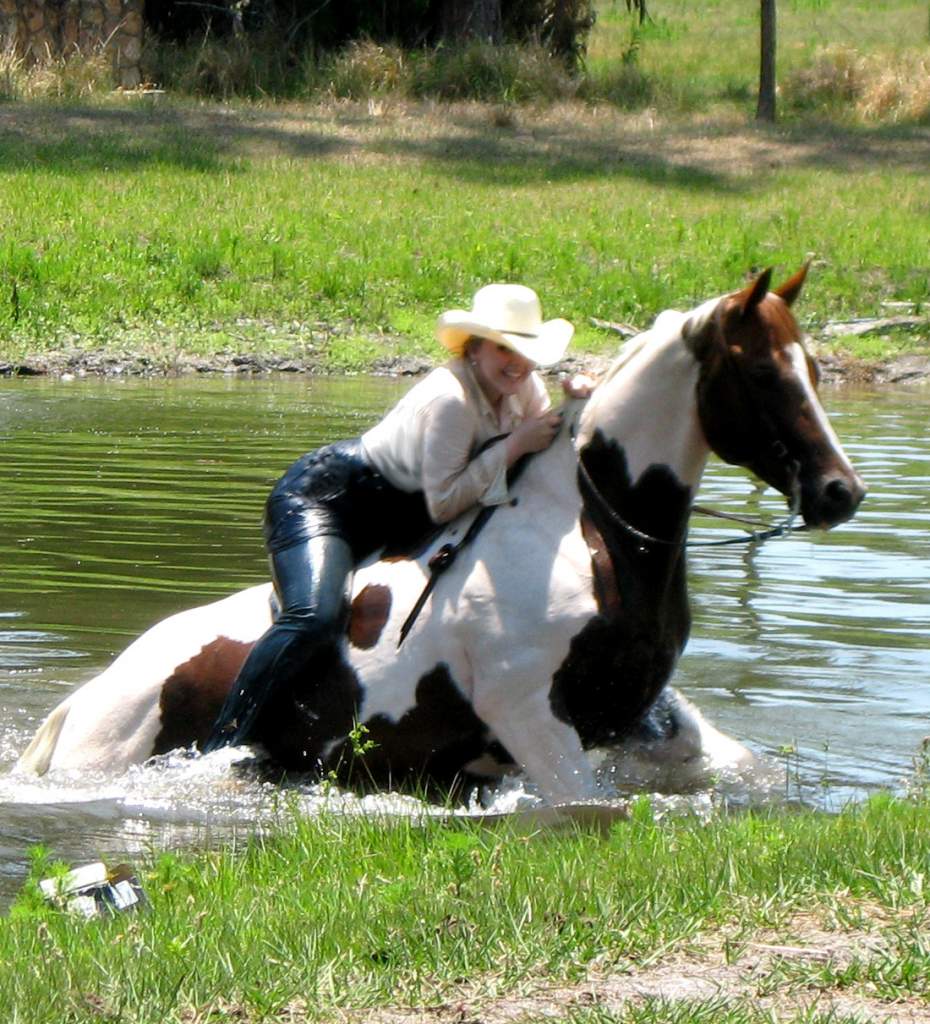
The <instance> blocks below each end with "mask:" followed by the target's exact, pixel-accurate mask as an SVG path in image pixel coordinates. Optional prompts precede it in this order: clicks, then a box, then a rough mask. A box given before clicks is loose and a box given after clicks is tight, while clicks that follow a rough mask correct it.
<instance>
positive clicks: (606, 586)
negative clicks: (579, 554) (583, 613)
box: [581, 512, 622, 617]
mask: <svg viewBox="0 0 930 1024" xmlns="http://www.w3.org/2000/svg"><path fill="white" fill-rule="evenodd" d="M581 535H582V537H584V542H585V544H587V545H588V551H590V552H591V568H592V569H593V570H594V596H595V597H596V598H597V607H598V609H599V610H600V611H601V612H602V613H603V614H604V615H607V616H610V617H614V616H617V615H619V614H620V612H621V610H622V604H621V601H620V588H619V587H618V586H617V574H616V572H615V571H614V563H613V561H612V560H611V557H610V552H609V551H608V550H607V542H606V541H605V540H604V538H603V536H601V531H600V530H599V529H598V528H597V527H596V526H595V525H594V521H593V520H592V519H591V517H590V516H589V515H588V514H587V512H582V513H581Z"/></svg>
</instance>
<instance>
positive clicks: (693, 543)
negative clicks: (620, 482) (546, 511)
mask: <svg viewBox="0 0 930 1024" xmlns="http://www.w3.org/2000/svg"><path fill="white" fill-rule="evenodd" d="M576 426H577V417H576V418H575V419H573V420H572V424H571V428H570V431H569V436H570V438H571V443H572V447H573V448H574V449H575V455H576V457H577V459H578V477H579V479H580V481H581V483H582V484H583V485H584V486H583V488H582V498H585V497H586V494H585V492H587V496H590V497H591V498H593V499H594V501H595V502H596V503H597V505H598V507H599V508H600V510H601V511H602V512H603V513H604V515H606V516H607V518H608V519H609V520H610V521H611V522H612V523H613V524H614V525H615V526H617V527H619V528H620V529H621V530H623V532H624V533H626V534H628V535H629V536H630V537H632V538H633V539H634V540H636V541H638V542H639V543H640V544H653V545H658V546H660V547H670V548H681V547H685V548H715V547H725V546H727V545H730V544H762V543H764V542H765V541H767V540H772V539H773V538H775V537H785V536H787V535H788V534H789V533H795V532H798V531H801V530H804V529H806V527H805V526H804V525H801V526H795V525H794V521H795V519H796V518H797V516H798V513H799V512H800V510H801V484H800V479H799V474H800V468H801V467H800V465H799V464H798V461H797V459H789V457H788V449H787V448H786V447H785V445H784V444H783V443H782V442H781V441H779V440H778V439H776V440H775V441H773V442H772V454H773V455H774V456H775V457H776V459H778V460H780V461H784V462H785V463H786V465H787V467H788V476H789V479H790V481H791V485H790V487H791V504H790V505H789V508H788V514H787V516H785V518H784V519H783V520H782V521H781V522H779V523H775V524H774V525H771V526H769V525H768V524H767V523H765V522H763V521H762V520H758V519H748V518H745V517H744V516H737V515H733V514H732V513H731V512H720V511H717V510H716V509H711V508H707V507H706V506H704V505H692V506H691V511H692V512H697V513H699V514H700V515H704V516H710V517H712V518H715V519H725V520H727V521H728V522H734V523H744V524H747V525H750V526H763V527H765V529H761V530H751V531H750V532H749V533H747V534H746V535H745V536H742V537H727V538H725V539H723V540H689V541H684V542H682V541H677V540H665V539H664V538H662V537H654V536H653V535H652V534H650V533H646V532H645V531H643V530H639V529H637V528H636V527H635V526H633V524H632V523H630V522H628V521H627V520H626V519H624V518H623V516H621V515H620V513H619V512H617V510H616V509H615V508H614V507H613V505H611V504H610V502H609V501H608V500H607V498H606V497H605V496H604V492H603V491H602V490H601V489H600V488H599V487H598V486H597V484H596V483H595V482H594V479H593V478H592V476H591V474H590V472H589V471H588V467H587V466H586V465H585V464H584V459H583V458H582V457H581V454H580V453H579V452H578V449H577V444H576V436H575V431H576Z"/></svg>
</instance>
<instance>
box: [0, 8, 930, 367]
mask: <svg viewBox="0 0 930 1024" xmlns="http://www.w3.org/2000/svg"><path fill="white" fill-rule="evenodd" d="M652 14H653V16H654V18H655V21H654V22H652V23H649V24H648V25H647V26H646V27H645V28H644V29H642V30H637V29H635V21H634V20H632V19H630V18H629V16H628V15H627V14H626V10H625V5H623V4H619V3H613V4H604V5H602V7H601V10H600V12H599V21H598V24H597V27H596V29H595V32H594V35H593V37H592V40H591V47H590V58H589V65H588V66H589V83H588V87H585V88H582V87H581V86H578V88H579V89H580V95H581V96H582V97H586V98H585V99H576V100H574V101H572V102H570V103H562V104H558V103H556V104H555V105H551V104H550V103H549V102H548V100H547V101H546V102H545V103H543V104H541V105H535V106H534V105H523V106H520V105H518V104H515V103H513V102H511V101H506V100H507V95H508V94H506V90H505V93H504V94H502V100H504V101H506V102H502V103H490V104H487V105H475V104H471V105H469V104H458V105H438V104H436V103H433V102H431V101H416V102H413V101H410V100H408V99H405V98H403V94H402V93H399V92H398V91H397V90H396V89H395V90H394V92H392V91H391V89H390V88H385V87H383V85H378V86H377V88H374V89H373V96H372V99H371V102H370V103H367V102H365V101H364V100H362V101H361V102H357V103H350V102H343V101H339V102H334V101H332V100H329V101H326V102H324V103H319V102H315V103H313V104H304V105H298V104H280V105H274V104H271V105H267V104H266V105H253V104H249V103H246V102H242V101H240V102H237V103H234V104H230V105H223V106H220V105H205V104H203V103H202V102H198V101H193V100H190V99H187V100H185V99H182V98H178V97H167V98H166V97H162V98H161V99H158V98H154V99H153V98H151V97H119V98H107V97H102V98H98V99H97V100H93V101H89V102H84V104H83V105H81V104H79V103H71V104H68V105H64V106H55V105H53V104H50V103H49V102H47V101H46V102H32V103H26V102H23V103H16V104H12V105H9V106H7V107H5V108H4V118H3V121H2V123H0V214H2V218H3V225H4V233H3V239H2V241H0V362H4V361H5V362H13V363H15V362H17V361H20V360H22V359H23V358H26V357H35V356H38V355H41V354H42V353H43V352H47V351H50V350H54V349H61V348H66V347H74V346H76V347H79V348H81V347H83V348H98V347H101V346H107V347H110V348H112V349H116V350H129V351H139V350H145V351H150V350H152V351H154V352H156V353H161V357H162V359H163V361H166V362H169V363H170V362H171V357H172V354H174V353H182V354H183V353H205V354H213V353H223V352H225V353H230V352H255V351H260V352H264V353H266V354H269V355H275V354H280V355H284V356H287V355H291V354H294V353H296V354H298V355H299V356H300V357H301V358H303V359H305V360H309V361H310V362H311V363H314V364H315V365H318V366H320V367H321V368H324V369H335V370H358V369H364V368H366V367H370V366H371V365H372V364H373V363H375V362H377V360H378V359H379V357H380V356H382V355H388V356H392V355H395V354H398V353H400V354H412V355H423V354H427V355H430V356H435V355H438V350H437V347H436V346H435V344H434V342H433V340H432V328H433V323H434V320H435V316H436V314H437V313H438V312H440V311H441V310H443V309H445V308H448V307H449V306H452V305H459V304H461V303H467V302H468V301H469V299H470V297H471V295H472V293H473V292H474V291H475V290H476V288H477V287H479V286H480V285H481V284H483V283H486V282H487V281H489V280H501V279H510V280H521V281H526V282H527V283H529V284H531V285H533V286H534V287H536V288H537V290H538V291H539V292H540V294H541V296H542V298H543V301H544V307H545V312H546V313H547V314H549V315H564V316H567V317H569V318H571V319H572V320H573V321H574V322H575V323H576V324H577V325H578V326H579V336H578V344H579V345H580V347H581V349H583V350H584V349H588V350H603V349H607V348H610V347H612V346H613V344H614V336H613V335H610V334H607V333H604V332H603V331H598V330H596V329H595V328H593V327H591V326H590V319H591V318H592V317H593V318H597V319H600V320H609V321H623V322H629V323H632V324H634V325H636V326H639V327H645V326H647V325H648V324H649V323H650V322H651V320H652V319H653V317H654V316H655V315H656V314H657V313H658V312H660V311H661V310H663V309H665V308H668V307H678V308H683V307H687V306H689V305H691V304H693V303H696V302H699V301H702V300H703V299H705V298H707V297H709V296H711V295H714V294H720V293H722V292H725V291H729V290H731V289H732V288H734V287H736V286H737V285H738V284H739V283H740V282H741V281H742V280H743V277H744V275H745V274H746V273H747V272H748V271H750V270H751V269H753V268H761V267H764V266H767V265H770V264H774V265H776V267H777V268H778V269H779V272H780V273H783V274H787V273H789V272H791V271H793V270H794V269H795V268H796V267H797V266H798V265H799V264H800V263H801V261H802V260H803V259H804V258H805V257H806V256H807V255H809V254H810V255H813V257H814V266H813V274H812V276H811V280H810V284H809V286H808V288H807V291H806V293H805V295H804V297H803V300H802V302H801V304H800V307H799V312H800V315H801V317H802V319H804V320H805V321H806V322H807V323H808V325H810V326H811V327H813V328H816V327H817V325H819V324H821V323H823V322H825V321H827V320H830V319H834V320H836V319H839V320H843V319H846V318H851V317H854V316H858V317H862V316H880V315H882V314H883V312H885V307H883V305H882V304H883V303H885V302H907V303H911V304H913V307H914V308H915V309H916V310H917V312H918V313H919V314H922V313H924V312H925V310H926V305H927V300H928V292H930V275H928V271H927V259H926V232H925V230H924V226H925V224H926V222H927V215H928V212H930V205H928V200H927V197H926V166H927V160H928V158H930V154H928V141H927V135H926V129H924V128H921V127H919V126H918V125H915V124H914V123H913V122H911V123H910V124H905V123H903V122H901V123H895V119H896V118H897V114H895V113H894V112H891V113H889V115H888V118H887V119H886V121H885V122H884V123H871V122H863V121H862V120H861V118H857V116H854V110H853V107H854V103H853V101H852V100H850V101H849V102H848V103H847V104H846V108H845V109H843V108H841V107H840V106H838V104H837V101H836V99H835V87H836V85H837V83H836V81H833V80H832V79H831V77H830V75H831V73H832V72H830V70H829V67H832V65H831V66H829V67H828V69H827V71H825V72H823V74H822V75H821V77H820V78H818V80H817V83H816V84H812V85H811V86H810V89H809V92H810V90H814V91H813V92H810V95H814V94H816V95H817V96H821V94H823V95H825V96H827V97H828V99H825V100H823V102H822V103H820V106H817V105H816V104H815V105H814V106H813V107H811V106H810V105H808V106H806V107H805V106H804V104H803V103H801V105H800V106H797V105H795V106H794V107H790V106H788V105H787V104H786V105H784V106H785V113H786V119H785V121H784V123H783V124H782V125H781V126H780V127H777V128H762V127H758V126H756V125H755V124H754V123H753V120H752V111H753V106H754V101H753V95H752V94H753V90H754V83H755V76H756V42H757V40H756V35H757V30H756V25H755V19H756V15H757V9H756V8H752V9H751V10H750V8H749V7H747V6H746V5H745V4H741V3H737V2H736V0H715V2H714V3H712V4H710V5H706V4H702V5H697V4H693V3H684V2H683V0H677V2H671V0H670V2H668V3H665V2H663V3H661V4H657V5H653V6H652ZM926 20H927V18H926V9H925V6H924V5H922V4H915V3H910V2H905V0H894V2H892V0H886V2H884V3H882V4H881V5H880V10H879V9H877V8H876V6H875V5H874V4H866V3H865V0H860V2H856V3H852V4H840V3H839V0H795V2H786V3H783V4H780V5H779V32H780V41H781V64H780V68H781V70H782V77H783V78H788V77H790V76H791V75H792V74H795V73H796V72H799V71H800V70H803V69H804V68H809V67H810V64H811V61H813V60H815V56H816V54H817V52H818V47H819V46H821V44H830V45H846V46H850V45H855V46H858V47H859V48H860V50H861V52H862V53H863V54H867V55H868V56H869V57H870V59H872V60H873V61H877V62H878V63H879V64H881V63H882V62H884V65H885V66H887V67H894V66H897V64H896V62H897V63H900V62H901V61H905V59H907V60H910V59H912V58H914V57H915V55H917V54H920V53H924V54H925V53H926V49H927V47H926V43H925V42H924V41H923V34H924V30H925V28H926ZM915 26H916V27H919V31H917V30H916V28H915ZM631 32H635V47H633V48H632V49H631V38H632V37H631V36H630V33H631ZM369 49H371V48H369ZM375 49H376V48H375ZM625 53H626V54H627V59H626V60H624V54H625ZM376 56H377V55H376ZM395 56H396V55H394V56H392V52H389V53H387V55H386V56H385V55H383V54H382V55H381V56H380V57H378V61H380V64H378V68H375V70H376V71H377V73H378V75H380V76H381V77H380V78H379V79H378V81H379V82H382V83H383V79H384V73H385V72H384V69H383V67H381V64H383V63H384V61H385V60H387V61H388V63H390V62H391V61H392V60H394V59H395ZM347 59H348V58H347ZM353 59H354V60H355V61H356V63H355V64H353V65H352V68H353V69H354V72H356V73H358V74H359V75H361V77H362V84H361V85H360V86H359V95H364V75H363V74H362V71H363V70H364V65H365V61H366V60H369V59H374V58H373V57H372V56H371V53H369V52H368V51H366V50H365V48H364V47H362V48H361V50H359V51H356V52H355V53H354V57H353ZM398 59H399V58H398ZM849 59H851V58H848V55H847V57H844V58H843V60H841V61H840V63H839V64H838V65H837V68H839V69H840V70H842V68H846V67H848V66H849V64H848V62H849ZM378 61H376V62H375V63H378ZM844 61H845V62H846V63H844ZM395 63H396V61H395ZM413 63H414V64H416V61H414V62H413ZM902 66H903V65H902ZM333 67H335V65H333ZM379 69H380V70H379ZM318 70H319V69H318ZM834 70H836V69H834ZM343 71H346V68H343ZM333 73H334V74H335V71H333ZM837 73H838V72H837ZM857 73H858V72H857ZM863 74H864V72H863ZM611 76H613V77H612V79H611V81H612V84H610V83H607V84H605V83H606V82H607V79H608V78H611ZM591 83H593V84H591ZM598 83H600V85H598ZM618 83H619V85H622V86H624V88H626V87H627V86H628V87H629V88H630V89H632V90H633V91H632V93H628V94H624V96H617V97H615V99H616V100H617V102H618V103H619V104H620V107H623V108H629V109H628V110H626V112H624V110H621V109H618V107H617V106H615V105H611V104H607V105H605V104H604V102H603V96H605V95H607V94H608V93H610V90H611V89H613V88H614V87H619V86H618ZM624 83H625V85H624ZM583 84H584V83H582V85H583ZM608 86H609V87H608ZM327 88H328V87H327ZM605 89H606V92H605ZM637 90H640V91H639V92H637ZM818 90H819V91H818ZM831 90H833V91H832V92H831ZM324 92H326V90H324ZM796 93H797V90H796ZM829 96H833V97H834V98H833V99H829ZM599 97H600V98H599ZM799 102H800V101H799ZM819 102H820V101H819V100H818V103H819ZM798 111H802V113H798ZM828 115H829V116H828ZM898 121H899V122H900V119H898ZM831 344H832V345H833V347H837V348H842V349H847V350H850V351H852V352H853V353H854V354H861V355H863V357H866V358H876V356H878V357H882V356H885V355H889V354H894V353H896V352H900V351H912V350H918V351H925V350H926V348H927V332H926V330H924V331H917V332H916V333H904V332H897V333H892V334H891V335H889V336H887V337H885V338H881V339H878V340H876V339H875V338H865V339H859V340H857V339H840V341H837V342H831Z"/></svg>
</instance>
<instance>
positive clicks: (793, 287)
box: [775, 260, 811, 306]
mask: <svg viewBox="0 0 930 1024" xmlns="http://www.w3.org/2000/svg"><path fill="white" fill-rule="evenodd" d="M810 265H811V261H810V260H808V261H807V262H806V263H805V264H804V266H803V267H801V269H800V270H799V271H798V272H797V273H796V274H795V275H794V277H789V278H788V280H787V281H785V283H784V284H782V285H779V286H778V287H777V288H776V289H775V294H776V295H777V296H779V298H781V299H783V300H784V303H785V305H786V306H791V305H793V303H794V300H795V299H796V298H797V297H798V296H799V295H800V294H801V288H802V287H803V285H804V279H805V278H806V277H807V271H808V269H809V268H810Z"/></svg>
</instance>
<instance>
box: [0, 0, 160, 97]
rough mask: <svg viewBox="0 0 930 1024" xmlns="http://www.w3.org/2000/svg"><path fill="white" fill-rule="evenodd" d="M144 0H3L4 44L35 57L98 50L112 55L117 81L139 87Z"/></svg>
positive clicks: (0, 25) (0, 37) (0, 34)
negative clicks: (103, 50) (102, 49)
mask: <svg viewBox="0 0 930 1024" xmlns="http://www.w3.org/2000/svg"><path fill="white" fill-rule="evenodd" d="M144 2H145V0H0V44H2V45H3V46H4V47H7V48H9V47H12V48H14V49H15V50H16V52H17V53H19V54H20V55H21V56H23V57H24V58H25V59H26V60H28V61H30V62H42V61H44V60H48V59H49V58H52V59H54V58H57V57H67V56H69V55H71V54H73V53H76V52H77V53H82V54H87V55H90V54H94V53H98V52H99V51H100V49H101V48H104V49H105V52H106V53H107V54H109V55H110V57H111V58H112V60H113V71H114V77H115V81H116V84H117V85H121V86H123V87H124V88H127V89H132V88H135V87H136V86H137V85H139V83H140V82H141V80H142V76H141V73H140V70H139V61H140V59H141V56H142V37H143V32H144V26H143V18H142V9H143V5H144Z"/></svg>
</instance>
